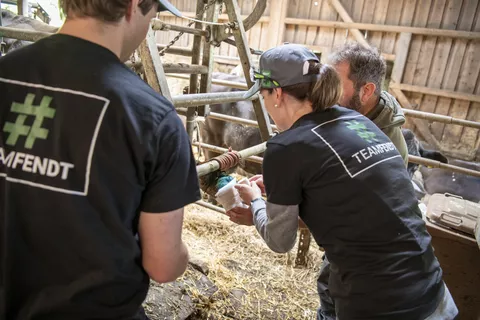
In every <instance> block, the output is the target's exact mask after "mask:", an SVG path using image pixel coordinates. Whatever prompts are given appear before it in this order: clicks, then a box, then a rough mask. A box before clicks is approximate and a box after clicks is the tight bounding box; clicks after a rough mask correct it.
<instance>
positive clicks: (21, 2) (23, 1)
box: [17, 0, 28, 17]
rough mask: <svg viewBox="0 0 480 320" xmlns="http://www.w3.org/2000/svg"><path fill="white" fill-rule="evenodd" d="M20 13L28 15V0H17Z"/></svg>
mask: <svg viewBox="0 0 480 320" xmlns="http://www.w3.org/2000/svg"><path fill="white" fill-rule="evenodd" d="M17 11H18V15H20V16H25V17H28V0H18V1H17Z"/></svg>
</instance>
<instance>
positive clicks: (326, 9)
mask: <svg viewBox="0 0 480 320" xmlns="http://www.w3.org/2000/svg"><path fill="white" fill-rule="evenodd" d="M337 17H338V13H337V10H336V9H335V8H334V7H333V6H332V5H331V4H330V2H329V1H323V5H322V8H321V12H320V19H322V20H336V19H337ZM334 39H335V29H334V28H322V29H321V30H320V32H319V33H318V34H317V37H316V39H315V42H314V43H315V45H318V46H320V47H323V49H321V50H320V51H321V52H322V60H323V61H325V58H326V57H327V56H328V55H329V54H330V52H331V51H332V47H333V41H334Z"/></svg>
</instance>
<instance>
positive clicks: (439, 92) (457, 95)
mask: <svg viewBox="0 0 480 320" xmlns="http://www.w3.org/2000/svg"><path fill="white" fill-rule="evenodd" d="M390 88H392V89H399V90H404V91H410V92H416V93H422V94H430V95H433V96H439V97H445V98H451V99H459V100H465V101H471V102H480V95H475V94H469V93H462V92H458V91H451V90H443V89H434V88H428V87H422V86H414V85H411V84H405V83H395V82H392V83H391V84H390Z"/></svg>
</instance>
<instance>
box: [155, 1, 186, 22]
mask: <svg viewBox="0 0 480 320" xmlns="http://www.w3.org/2000/svg"><path fill="white" fill-rule="evenodd" d="M158 2H159V4H160V5H159V6H158V11H159V12H160V11H170V12H171V13H172V14H174V15H176V16H177V17H179V18H181V17H182V13H181V12H180V11H179V10H178V9H177V8H175V7H174V6H173V4H171V3H170V2H169V1H167V0H158Z"/></svg>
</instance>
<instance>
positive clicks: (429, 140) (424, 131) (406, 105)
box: [390, 86, 443, 151]
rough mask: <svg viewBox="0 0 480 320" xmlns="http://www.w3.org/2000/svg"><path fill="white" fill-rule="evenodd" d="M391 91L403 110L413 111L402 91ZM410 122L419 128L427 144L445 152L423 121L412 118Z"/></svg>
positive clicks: (391, 89) (393, 89) (392, 89)
mask: <svg viewBox="0 0 480 320" xmlns="http://www.w3.org/2000/svg"><path fill="white" fill-rule="evenodd" d="M390 91H391V92H392V93H393V95H394V96H395V97H396V98H397V100H398V102H400V105H401V106H402V108H404V109H413V107H412V105H411V104H410V101H408V98H407V97H406V96H405V94H404V93H403V92H402V90H400V89H395V88H392V87H391V86H390ZM410 120H411V121H412V122H413V123H414V124H415V126H416V127H417V130H418V131H419V132H420V134H421V135H422V136H423V138H424V139H425V141H426V142H427V143H429V144H430V145H431V146H432V147H433V148H434V149H435V150H438V151H443V150H442V147H441V145H440V143H439V142H438V140H437V139H436V138H435V137H434V136H433V134H432V133H431V132H430V130H428V128H426V127H425V125H424V124H423V123H422V120H420V119H415V118H411V119H409V121H410Z"/></svg>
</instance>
